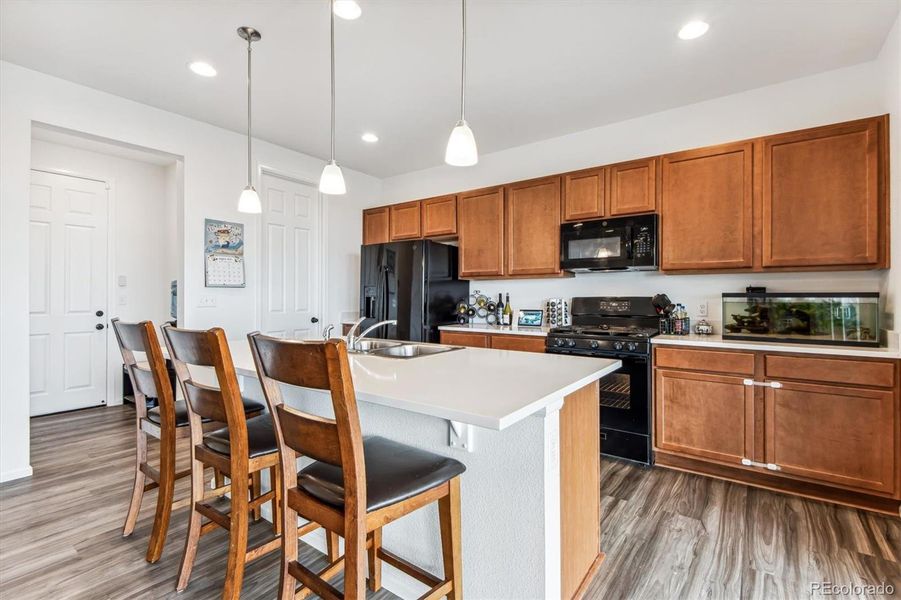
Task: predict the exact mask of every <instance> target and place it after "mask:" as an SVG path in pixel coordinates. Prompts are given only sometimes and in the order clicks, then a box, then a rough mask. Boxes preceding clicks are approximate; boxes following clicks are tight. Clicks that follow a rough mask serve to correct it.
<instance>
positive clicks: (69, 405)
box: [23, 171, 108, 416]
mask: <svg viewBox="0 0 901 600" xmlns="http://www.w3.org/2000/svg"><path fill="white" fill-rule="evenodd" d="M107 204H108V193H107V186H106V184H105V183H102V182H98V181H89V180H86V179H79V178H76V177H67V176H65V175H56V174H51V173H43V172H39V171H32V173H31V192H30V221H29V228H30V231H29V253H28V261H29V315H30V317H29V318H30V327H31V331H30V348H29V350H30V353H31V363H30V364H31V368H30V371H31V372H30V374H29V375H30V382H31V415H32V416H35V415H43V414H47V413H54V412H61V411H64V410H74V409H77V408H85V407H88V406H97V405H100V404H105V403H106V366H107V365H106V329H105V326H106V316H105V315H106V309H107V307H106V298H107V293H106V291H107V248H106V246H107V219H108V215H107V211H108V206H107ZM23 258H24V257H23ZM98 315H99V316H98ZM98 326H99V327H101V329H98Z"/></svg>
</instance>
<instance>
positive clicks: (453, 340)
mask: <svg viewBox="0 0 901 600" xmlns="http://www.w3.org/2000/svg"><path fill="white" fill-rule="evenodd" d="M440 338H441V343H442V344H447V345H449V346H468V347H470V348H487V347H488V336H487V335H485V334H484V333H462V332H459V331H442V332H441V336H440Z"/></svg>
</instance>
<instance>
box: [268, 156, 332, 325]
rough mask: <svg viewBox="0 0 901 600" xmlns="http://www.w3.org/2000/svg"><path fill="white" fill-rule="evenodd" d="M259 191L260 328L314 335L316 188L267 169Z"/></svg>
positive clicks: (317, 253) (317, 284) (317, 290)
mask: <svg viewBox="0 0 901 600" xmlns="http://www.w3.org/2000/svg"><path fill="white" fill-rule="evenodd" d="M261 187H262V191H263V197H262V201H263V269H262V271H263V285H262V286H261V287H262V293H263V298H262V304H261V306H262V325H261V330H262V331H263V332H264V333H267V334H269V335H275V336H279V337H287V338H295V339H306V338H312V337H318V336H319V335H320V329H321V326H322V324H321V323H320V322H319V308H320V307H319V299H320V293H321V289H320V285H321V282H320V272H319V271H320V259H321V257H320V241H319V240H320V234H321V232H320V221H319V190H318V189H316V187H315V186H312V185H309V184H306V183H301V182H299V181H293V180H291V179H285V178H283V177H277V176H275V175H272V174H269V173H266V174H264V175H263V177H262V186H261Z"/></svg>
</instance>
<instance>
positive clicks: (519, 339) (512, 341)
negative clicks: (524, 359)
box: [491, 335, 544, 352]
mask: <svg viewBox="0 0 901 600" xmlns="http://www.w3.org/2000/svg"><path fill="white" fill-rule="evenodd" d="M491 347H492V348H494V349H495V350H520V351H522V352H544V338H543V337H538V336H535V337H529V336H523V335H492V336H491Z"/></svg>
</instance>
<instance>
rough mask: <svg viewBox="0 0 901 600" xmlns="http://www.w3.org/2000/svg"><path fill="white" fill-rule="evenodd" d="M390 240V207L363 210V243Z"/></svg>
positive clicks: (379, 242) (380, 242)
mask: <svg viewBox="0 0 901 600" xmlns="http://www.w3.org/2000/svg"><path fill="white" fill-rule="evenodd" d="M387 241H388V207H387V206H383V207H381V208H369V209H367V210H364V211H363V243H364V244H384V243H385V242H387Z"/></svg>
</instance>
